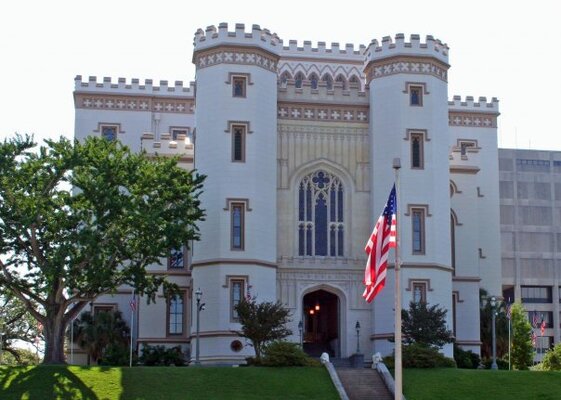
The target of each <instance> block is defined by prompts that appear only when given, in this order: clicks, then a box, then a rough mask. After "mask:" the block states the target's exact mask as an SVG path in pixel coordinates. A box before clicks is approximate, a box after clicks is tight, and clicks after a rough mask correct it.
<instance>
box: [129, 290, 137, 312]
mask: <svg viewBox="0 0 561 400" xmlns="http://www.w3.org/2000/svg"><path fill="white" fill-rule="evenodd" d="M129 305H130V306H131V310H132V311H136V295H135V294H134V291H133V292H132V298H131V301H130V303H129Z"/></svg>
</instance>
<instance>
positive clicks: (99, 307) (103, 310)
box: [93, 305, 115, 318]
mask: <svg viewBox="0 0 561 400" xmlns="http://www.w3.org/2000/svg"><path fill="white" fill-rule="evenodd" d="M113 310H115V306H113V305H110V306H105V305H94V308H93V316H94V318H95V317H97V316H98V315H99V314H101V313H106V312H111V311H113Z"/></svg>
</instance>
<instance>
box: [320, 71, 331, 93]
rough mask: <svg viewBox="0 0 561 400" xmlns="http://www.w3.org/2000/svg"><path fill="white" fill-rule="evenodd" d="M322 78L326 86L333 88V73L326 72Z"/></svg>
mask: <svg viewBox="0 0 561 400" xmlns="http://www.w3.org/2000/svg"><path fill="white" fill-rule="evenodd" d="M321 80H322V81H324V82H325V86H326V87H327V90H332V89H333V78H332V77H331V75H329V74H325V75H324V76H323V78H321Z"/></svg>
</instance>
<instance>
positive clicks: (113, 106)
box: [74, 75, 195, 114]
mask: <svg viewBox="0 0 561 400" xmlns="http://www.w3.org/2000/svg"><path fill="white" fill-rule="evenodd" d="M74 82H75V90H74V105H75V107H76V108H77V109H78V108H80V109H89V110H105V111H140V112H143V111H147V112H156V113H173V114H194V112H195V83H194V82H190V84H189V87H186V86H183V82H181V81H175V84H174V85H173V86H169V85H168V82H167V81H160V85H159V86H154V85H153V83H152V80H151V79H146V80H145V81H144V84H143V85H141V84H140V82H139V80H138V79H132V80H131V82H129V83H127V82H126V80H125V78H119V80H118V81H117V83H113V82H112V81H111V78H103V80H102V81H100V82H98V80H97V78H96V77H95V76H90V77H89V79H88V80H87V81H83V80H82V77H81V76H80V75H78V76H76V78H75V79H74Z"/></svg>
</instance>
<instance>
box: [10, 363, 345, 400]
mask: <svg viewBox="0 0 561 400" xmlns="http://www.w3.org/2000/svg"><path fill="white" fill-rule="evenodd" d="M337 398H338V396H337V393H336V391H335V389H334V387H333V385H332V383H331V381H330V379H329V375H328V374H327V371H326V370H325V369H324V368H173V367H146V368H142V367H138V368H132V369H129V368H102V367H92V368H87V367H83V368H82V367H44V366H40V367H35V368H6V367H3V368H0V399H2V400H12V399H14V400H15V399H18V400H19V399H29V400H47V399H72V400H78V399H87V400H94V399H95V400H105V399H108V400H128V399H146V400H158V399H162V400H164V399H165V400H173V399H186V400H191V399H196V400H199V399H201V400H204V399H209V400H210V399H217V400H218V399H233V400H234V399H244V400H253V399H256V400H257V399H263V400H266V399H321V400H329V399H333V400H336V399H337Z"/></svg>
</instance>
